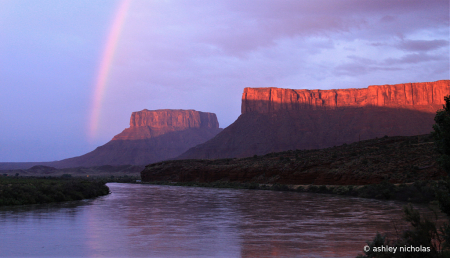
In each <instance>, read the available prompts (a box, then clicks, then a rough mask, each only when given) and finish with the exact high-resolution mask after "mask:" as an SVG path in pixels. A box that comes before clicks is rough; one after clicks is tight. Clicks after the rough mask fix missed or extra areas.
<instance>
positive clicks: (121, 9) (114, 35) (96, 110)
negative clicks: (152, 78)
mask: <svg viewBox="0 0 450 258" xmlns="http://www.w3.org/2000/svg"><path fill="white" fill-rule="evenodd" d="M130 2H131V0H122V1H121V2H120V3H119V5H118V8H117V11H116V14H115V16H114V20H113V23H112V26H111V29H110V32H109V35H108V39H107V41H106V46H105V50H104V51H103V55H102V59H101V60H102V61H101V63H100V67H99V70H98V74H97V77H96V81H95V89H94V95H93V98H92V107H91V109H90V110H91V114H90V115H91V117H90V122H89V138H90V139H91V140H93V139H94V137H95V136H96V135H97V130H98V125H99V120H100V111H101V107H102V102H103V96H104V95H105V91H106V86H107V82H108V75H109V71H110V69H111V65H112V63H113V59H114V53H115V51H116V48H117V42H118V41H119V36H120V33H121V31H122V27H123V24H124V22H125V17H126V15H127V12H128V9H129V7H130Z"/></svg>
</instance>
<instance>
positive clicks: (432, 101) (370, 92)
mask: <svg viewBox="0 0 450 258" xmlns="http://www.w3.org/2000/svg"><path fill="white" fill-rule="evenodd" d="M449 82H450V81H449V80H441V81H436V82H420V83H404V84H395V85H381V86H369V87H368V88H362V89H341V90H292V89H279V88H245V89H244V93H243V94H242V106H241V111H242V114H244V113H247V112H252V111H256V112H259V113H268V112H273V111H279V110H301V109H336V108H342V107H368V106H373V107H389V108H406V109H412V110H420V111H426V112H433V113H434V112H436V110H437V109H439V108H441V107H442V104H443V102H444V96H446V95H448V94H450V85H449Z"/></svg>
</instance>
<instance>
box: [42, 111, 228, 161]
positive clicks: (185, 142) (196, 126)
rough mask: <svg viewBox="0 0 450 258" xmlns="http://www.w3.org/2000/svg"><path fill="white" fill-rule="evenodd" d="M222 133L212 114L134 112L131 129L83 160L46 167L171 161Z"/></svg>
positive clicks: (77, 159)
mask: <svg viewBox="0 0 450 258" xmlns="http://www.w3.org/2000/svg"><path fill="white" fill-rule="evenodd" d="M221 130H222V129H220V128H219V123H218V121H217V117H216V115H215V114H214V113H205V112H199V111H195V110H170V109H163V110H146V109H145V110H142V111H139V112H133V114H132V115H131V119H130V127H129V128H126V129H125V130H123V132H121V133H120V134H118V135H116V136H114V138H113V139H112V140H111V141H109V142H108V143H106V144H105V145H103V146H100V147H98V148H96V149H95V150H94V151H91V152H89V153H87V154H84V155H82V156H79V157H74V158H70V159H65V160H61V161H56V162H51V163H49V165H51V166H54V167H58V168H64V167H79V166H84V167H89V166H100V165H147V164H150V163H153V162H157V161H162V160H167V159H171V158H174V157H176V156H178V155H180V154H181V153H183V152H185V151H186V150H188V149H189V148H191V147H194V146H196V145H198V144H200V143H203V142H205V141H207V140H209V139H211V138H212V137H214V136H215V135H216V134H217V133H219V132H220V131H221Z"/></svg>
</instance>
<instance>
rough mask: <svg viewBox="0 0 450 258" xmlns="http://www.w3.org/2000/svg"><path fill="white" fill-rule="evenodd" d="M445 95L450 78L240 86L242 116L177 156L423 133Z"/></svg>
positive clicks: (254, 151)
mask: <svg viewBox="0 0 450 258" xmlns="http://www.w3.org/2000/svg"><path fill="white" fill-rule="evenodd" d="M449 94H450V81H449V80H441V81H436V82H424V83H407V84H396V85H382V86H369V87H368V88H362V89H342V90H292V89H279V88H245V89H244V93H243V96H242V108H241V110H242V114H241V116H239V118H238V119H237V120H236V121H235V122H234V123H233V124H231V125H230V126H229V127H227V128H225V129H224V130H223V131H222V132H221V133H219V134H218V135H217V136H216V137H214V139H211V140H209V141H207V142H205V143H203V144H200V145H198V146H195V147H193V148H191V149H190V150H188V151H187V152H185V153H183V154H182V155H180V156H179V157H178V158H179V159H202V158H207V159H215V158H230V157H246V156H252V155H255V154H256V155H261V154H266V153H270V152H278V151H285V150H294V149H320V148H326V147H331V146H338V145H341V144H344V143H351V142H355V141H359V140H367V139H372V138H375V137H383V136H384V135H388V136H411V135H419V134H426V133H429V132H431V130H432V125H433V124H434V120H433V119H434V116H435V113H436V111H437V110H438V109H440V108H442V104H443V103H444V96H445V95H449Z"/></svg>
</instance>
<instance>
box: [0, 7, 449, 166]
mask: <svg viewBox="0 0 450 258" xmlns="http://www.w3.org/2000/svg"><path fill="white" fill-rule="evenodd" d="M449 12H450V10H449V1H448V0H427V1H424V0H314V1H313V0H214V1H211V0H189V1H185V0H77V1H72V0H0V162H24V161H54V160H61V159H65V158H69V157H74V156H79V155H82V154H85V153H87V152H89V151H92V150H94V149H95V148H96V147H98V146H100V145H103V144H105V143H106V142H108V141H109V140H111V139H112V137H113V136H114V135H116V134H118V133H120V132H121V131H122V130H124V129H125V128H127V127H129V119H130V115H131V113H132V112H134V111H140V110H143V109H148V110H156V109H195V110H198V111H203V112H213V113H215V114H216V115H217V117H218V120H219V124H220V127H222V128H225V127H227V126H228V125H230V124H231V123H233V122H234V121H235V120H236V119H237V118H238V116H239V115H240V105H241V96H242V92H243V90H244V88H245V87H279V88H291V89H341V88H363V87H367V86H369V85H383V84H397V83H407V82H426V81H436V80H442V79H449V78H450V74H449V73H450V67H449V63H450V60H449V59H450V43H449V40H450V36H449V30H450V29H449V28H450V24H449V20H450V19H449Z"/></svg>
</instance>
